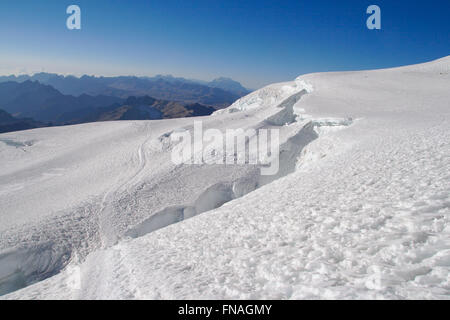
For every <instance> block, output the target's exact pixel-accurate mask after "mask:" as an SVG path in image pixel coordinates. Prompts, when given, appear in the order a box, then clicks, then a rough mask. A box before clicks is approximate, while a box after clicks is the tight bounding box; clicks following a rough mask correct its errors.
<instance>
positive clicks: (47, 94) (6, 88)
mask: <svg viewBox="0 0 450 320" xmlns="http://www.w3.org/2000/svg"><path fill="white" fill-rule="evenodd" d="M122 101H123V100H122V99H120V98H117V97H110V96H100V95H99V96H89V95H85V94H83V95H80V96H78V97H75V96H70V95H63V94H62V93H60V92H59V91H58V90H56V89H55V88H53V87H51V86H49V85H43V84H41V83H39V82H37V81H30V80H27V81H24V82H21V83H19V82H4V83H0V108H1V109H3V110H5V111H7V112H9V113H11V114H12V115H13V116H16V117H26V118H33V119H35V120H38V121H44V122H54V123H61V122H65V121H70V118H65V116H64V115H65V114H67V113H70V112H76V111H77V110H79V109H80V110H83V109H93V108H98V107H103V106H108V105H111V104H113V103H120V102H122Z"/></svg>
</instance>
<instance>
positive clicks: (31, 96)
mask: <svg viewBox="0 0 450 320" xmlns="http://www.w3.org/2000/svg"><path fill="white" fill-rule="evenodd" d="M215 110H217V107H212V106H207V105H203V104H200V103H197V102H182V101H172V100H164V99H156V98H153V97H150V96H148V95H146V96H138V97H135V96H130V97H128V98H126V99H122V98H120V97H115V96H106V95H96V96H92V95H88V94H84V93H83V94H81V95H79V96H73V95H66V94H62V93H61V92H59V91H58V90H56V89H55V88H53V87H52V86H50V85H44V84H42V83H40V82H38V81H31V80H25V81H24V82H13V81H9V82H3V83H0V111H1V118H0V131H1V132H9V131H17V130H25V129H31V128H37V127H43V126H51V125H65V124H77V123H85V122H95V121H110V120H154V119H170V118H180V117H193V116H204V115H209V114H211V113H213V112H214V111H215Z"/></svg>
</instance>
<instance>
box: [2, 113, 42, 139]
mask: <svg viewBox="0 0 450 320" xmlns="http://www.w3.org/2000/svg"><path fill="white" fill-rule="evenodd" d="M46 126H48V124H45V123H42V122H38V121H34V120H33V119H18V118H15V117H13V116H12V115H10V114H9V113H7V112H6V111H5V110H0V133H5V132H11V131H20V130H28V129H34V128H39V127H46Z"/></svg>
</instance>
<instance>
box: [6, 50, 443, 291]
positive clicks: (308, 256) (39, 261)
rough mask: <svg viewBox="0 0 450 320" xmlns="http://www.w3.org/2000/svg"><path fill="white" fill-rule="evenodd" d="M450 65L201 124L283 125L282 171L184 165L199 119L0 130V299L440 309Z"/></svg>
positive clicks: (307, 89) (333, 82)
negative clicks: (178, 145)
mask: <svg viewBox="0 0 450 320" xmlns="http://www.w3.org/2000/svg"><path fill="white" fill-rule="evenodd" d="M449 72H450V57H445V58H443V59H440V60H436V61H432V62H429V63H425V64H421V65H415V66H408V67H401V68H394V69H385V70H374V71H359V72H337V73H319V74H309V75H304V76H301V77H299V78H297V79H296V80H295V81H292V82H286V83H281V84H274V85H270V86H267V87H265V88H263V89H260V90H258V91H256V92H253V93H251V94H249V95H248V96H246V97H243V98H241V99H240V100H238V101H237V102H236V103H234V104H233V105H232V106H230V107H229V108H227V109H225V110H220V111H218V112H216V113H215V114H214V115H212V116H210V117H202V118H201V120H202V121H203V126H204V127H205V128H218V129H221V130H225V129H229V128H244V129H245V128H262V127H263V128H278V129H279V130H280V140H281V141H280V142H281V147H280V171H279V173H278V174H277V175H276V176H261V175H260V174H259V168H258V167H257V166H255V165H243V166H242V165H234V166H233V165H231V166H230V165H227V166H225V165H174V164H173V163H172V162H171V161H170V153H171V150H172V148H173V143H172V142H171V140H170V135H171V133H172V132H174V130H180V128H184V129H186V130H192V126H193V119H176V120H167V121H166V120H162V121H123V122H105V123H92V124H84V125H77V126H70V127H58V128H43V129H34V130H29V131H23V132H19V133H8V134H1V135H0V162H1V164H2V165H1V167H0V177H1V179H0V203H1V207H0V294H5V295H3V296H2V297H1V298H5V299H29V298H32V299H55V298H56V299H116V298H117V299H184V298H186V299H201V298H206V299H209V298H214V299H224V298H226V299H234V298H237V299H241V298H251V299H266V298H274V299H278V298H281V299H311V298H319V299H329V298H332V299H353V298H357V299H365V298H370V299H371V298H374V299H405V298H406V299H413V298H426V299H436V298H444V299H448V298H449V297H450V276H449V270H450V221H449V220H450V209H449V207H450V197H449V195H450V160H449V159H450V130H449V127H450V126H449V124H450V117H449V116H450V90H449V89H450V74H449ZM194 216H195V217H194ZM191 217H192V218H191ZM187 218H191V219H187ZM183 220H185V221H183Z"/></svg>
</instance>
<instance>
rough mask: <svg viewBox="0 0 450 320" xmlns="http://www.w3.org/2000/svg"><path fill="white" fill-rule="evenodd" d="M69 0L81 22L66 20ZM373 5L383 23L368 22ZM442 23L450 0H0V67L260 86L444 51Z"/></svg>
mask: <svg viewBox="0 0 450 320" xmlns="http://www.w3.org/2000/svg"><path fill="white" fill-rule="evenodd" d="M71 4H77V5H79V6H80V8H81V13H82V17H81V19H82V29H81V30H68V29H67V28H66V19H67V17H68V15H67V14H66V8H67V7H68V6H69V5H71ZM371 4H376V5H378V6H379V7H380V8H381V24H382V29H381V30H368V29H367V28H366V19H367V17H368V15H367V14H366V8H367V7H368V6H369V5H371ZM449 21H450V1H449V0H427V1H412V0H410V1H403V0H388V1H384V0H383V1H380V0H370V1H365V0H353V1H336V0H327V1H325V0H308V1H303V0H296V1H284V0H278V1H266V0H259V1H245V0H239V1H235V0H223V1H215V0H207V1H203V0H200V1H188V0H184V1H175V0H164V1H159V0H145V1H137V0H128V1H125V0H95V1H92V0H71V1H65V0H40V1H36V0H14V1H13V0H2V1H1V2H0V74H10V73H23V72H26V73H33V72H39V71H46V72H56V73H63V74H68V73H71V74H76V75H81V74H95V75H106V76H108V75H149V76H151V75H156V74H173V75H175V76H183V77H187V78H197V79H203V80H211V79H213V78H215V77H219V76H227V77H231V78H233V79H236V80H238V81H240V82H242V83H243V84H244V85H246V86H247V87H250V88H257V87H260V86H262V85H265V84H268V83H272V82H278V81H286V80H291V79H293V78H295V77H296V76H298V75H300V74H304V73H310V72H319V71H337V70H357V69H372V68H383V67H392V66H399V65H406V64H412V63H419V62H425V61H428V60H432V59H436V58H439V57H442V56H446V55H449V54H450V22H449Z"/></svg>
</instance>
